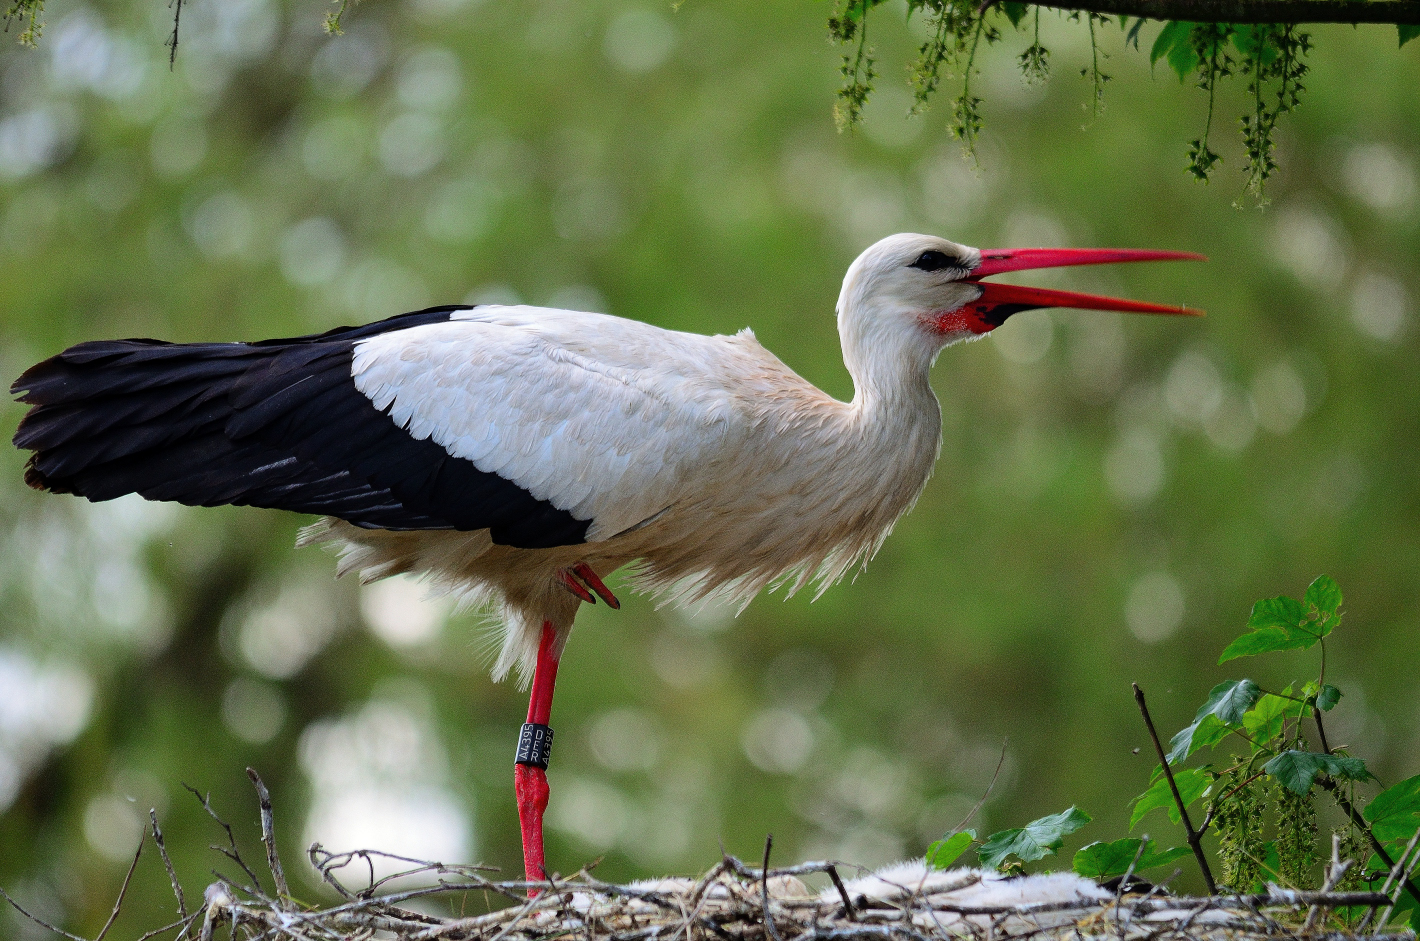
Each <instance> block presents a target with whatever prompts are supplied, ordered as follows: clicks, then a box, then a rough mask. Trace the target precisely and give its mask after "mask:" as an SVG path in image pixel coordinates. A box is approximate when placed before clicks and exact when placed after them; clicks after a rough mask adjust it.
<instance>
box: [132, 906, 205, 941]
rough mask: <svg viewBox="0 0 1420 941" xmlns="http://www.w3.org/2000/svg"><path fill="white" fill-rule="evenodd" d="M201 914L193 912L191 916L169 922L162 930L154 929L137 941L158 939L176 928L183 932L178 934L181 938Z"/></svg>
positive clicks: (141, 935) (139, 937)
mask: <svg viewBox="0 0 1420 941" xmlns="http://www.w3.org/2000/svg"><path fill="white" fill-rule="evenodd" d="M201 914H202V913H201V912H193V913H192V914H191V915H187V916H185V917H183V918H179V919H178V920H177V921H174V922H169V923H168V924H166V925H164V926H163V927H161V928H154V929H153V930H152V931H146V932H144V933H143V934H140V935H139V936H138V937H137V939H136V941H150V939H151V938H156V937H157V936H158V935H160V934H166V933H167V932H169V931H172V930H173V929H174V928H181V929H182V931H180V932H178V937H179V938H181V937H182V936H183V935H184V934H186V933H187V929H188V927H190V926H191V925H192V923H193V922H194V921H196V920H197V916H198V915H201Z"/></svg>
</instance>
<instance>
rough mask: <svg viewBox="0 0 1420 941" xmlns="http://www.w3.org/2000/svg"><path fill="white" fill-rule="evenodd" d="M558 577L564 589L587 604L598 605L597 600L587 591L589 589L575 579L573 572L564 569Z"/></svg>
mask: <svg viewBox="0 0 1420 941" xmlns="http://www.w3.org/2000/svg"><path fill="white" fill-rule="evenodd" d="M557 577H558V578H559V579H561V581H562V587H563V588H565V589H567V590H568V591H570V592H571V593H572V594H574V595H576V596H577V597H578V598H581V599H582V600H583V601H585V602H586V603H587V604H596V603H597V599H596V598H595V597H594V596H593V595H592V593H591V592H590V591H587V589H586V588H585V587H584V586H583V585H582V583H581V582H579V581H577V579H575V578H573V577H572V573H571V572H569V571H567V570H566V569H562V570H561V571H560V572H558V573H557Z"/></svg>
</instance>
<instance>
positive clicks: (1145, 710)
mask: <svg viewBox="0 0 1420 941" xmlns="http://www.w3.org/2000/svg"><path fill="white" fill-rule="evenodd" d="M1129 685H1130V686H1132V687H1134V701H1135V702H1136V703H1138V704H1139V712H1140V713H1141V714H1142V715H1143V716H1144V724H1145V725H1146V726H1148V728H1149V737H1150V738H1151V739H1153V740H1154V751H1156V752H1158V754H1159V764H1160V765H1162V766H1163V769H1164V777H1165V778H1167V779H1168V782H1169V790H1170V791H1172V792H1173V802H1174V804H1176V805H1177V806H1178V814H1179V818H1180V819H1181V820H1182V821H1183V829H1184V832H1185V833H1187V834H1188V845H1189V846H1190V847H1192V848H1193V856H1194V858H1195V859H1197V860H1198V868H1199V869H1201V870H1203V882H1204V883H1205V884H1206V885H1207V886H1208V894H1209V895H1217V894H1218V884H1217V883H1216V882H1214V881H1213V872H1212V870H1210V869H1209V868H1208V857H1207V856H1205V855H1204V853H1203V840H1202V837H1201V836H1200V835H1199V833H1198V831H1197V830H1195V829H1193V822H1192V821H1191V820H1189V819H1188V808H1187V807H1186V806H1185V805H1184V803H1183V796H1182V795H1181V794H1179V792H1178V784H1177V783H1176V782H1175V781H1174V779H1173V769H1172V768H1170V767H1169V759H1168V756H1167V755H1165V754H1164V746H1163V743H1162V742H1160V741H1159V733H1158V731H1157V730H1156V729H1155V728H1154V720H1153V719H1152V718H1150V716H1149V707H1148V705H1147V704H1146V703H1145V702H1144V691H1143V690H1142V689H1140V688H1139V684H1138V683H1130V684H1129Z"/></svg>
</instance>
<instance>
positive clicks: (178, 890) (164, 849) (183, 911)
mask: <svg viewBox="0 0 1420 941" xmlns="http://www.w3.org/2000/svg"><path fill="white" fill-rule="evenodd" d="M148 819H149V820H151V821H152V822H153V842H154V843H155V844H157V847H158V855H159V856H161V857H162V858H163V868H164V869H166V870H167V871H168V881H169V882H171V883H172V886H173V895H175V896H177V903H178V917H179V919H180V920H181V921H186V920H187V900H186V899H185V898H183V895H182V884H181V883H180V882H178V877H177V871H176V870H175V869H173V861H172V858H171V857H169V856H168V844H167V843H165V842H164V841H163V831H162V828H161V827H159V826H158V811H157V809H156V808H149V809H148Z"/></svg>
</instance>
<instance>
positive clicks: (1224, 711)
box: [1168, 680, 1262, 765]
mask: <svg viewBox="0 0 1420 941" xmlns="http://www.w3.org/2000/svg"><path fill="white" fill-rule="evenodd" d="M1261 696H1262V690H1261V689H1259V688H1258V685H1257V684H1256V683H1254V682H1253V681H1252V680H1238V681H1237V682H1235V683H1219V684H1218V685H1217V686H1215V687H1213V689H1212V690H1211V691H1210V692H1209V693H1208V701H1207V702H1205V703H1204V704H1203V706H1202V707H1201V708H1200V709H1199V710H1198V713H1197V714H1196V715H1194V717H1193V724H1192V725H1190V726H1189V727H1188V728H1186V729H1184V730H1183V731H1182V732H1179V733H1178V734H1177V735H1175V736H1174V737H1173V738H1172V739H1170V740H1169V754H1168V762H1169V764H1171V765H1174V764H1178V763H1179V762H1180V761H1183V760H1184V759H1185V758H1187V757H1188V756H1189V755H1191V754H1193V752H1194V751H1196V750H1197V749H1198V748H1201V747H1202V746H1203V745H1204V744H1209V745H1211V744H1213V742H1217V741H1218V740H1220V739H1221V738H1222V737H1223V735H1226V734H1227V728H1224V729H1222V730H1221V731H1219V730H1217V729H1214V730H1211V733H1212V735H1213V737H1212V739H1211V741H1208V742H1203V741H1199V740H1198V732H1199V730H1200V729H1201V728H1202V727H1203V725H1204V723H1205V722H1206V721H1207V719H1208V718H1209V717H1210V716H1211V717H1213V718H1214V719H1216V720H1217V721H1218V722H1220V723H1222V724H1223V725H1224V726H1225V727H1226V726H1231V727H1237V726H1238V725H1240V724H1241V723H1242V717H1243V715H1244V714H1245V713H1246V712H1247V711H1248V710H1249V709H1251V708H1252V707H1253V706H1254V705H1256V704H1257V700H1258V699H1259V698H1260V697H1261Z"/></svg>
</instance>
